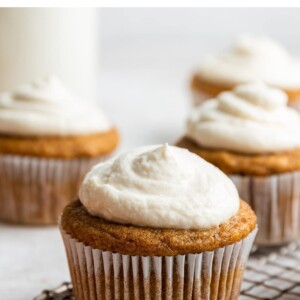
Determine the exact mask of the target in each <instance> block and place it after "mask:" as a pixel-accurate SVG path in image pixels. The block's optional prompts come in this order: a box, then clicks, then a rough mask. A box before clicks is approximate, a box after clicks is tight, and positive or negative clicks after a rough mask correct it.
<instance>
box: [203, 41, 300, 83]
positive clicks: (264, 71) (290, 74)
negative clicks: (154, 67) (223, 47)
mask: <svg viewBox="0 0 300 300" xmlns="http://www.w3.org/2000/svg"><path fill="white" fill-rule="evenodd" d="M200 75H201V77H202V78H203V79H205V80H207V81H209V82H214V83H216V84H225V85H231V86H234V85H237V84H240V83H246V82H251V81H262V82H264V83H266V84H270V85H273V86H276V87H280V88H285V89H299V88H300V60H299V59H298V58H295V57H292V56H290V55H289V53H288V52H287V51H286V49H284V48H283V47H281V46H280V45H278V44H277V43H275V42H274V41H272V40H270V39H268V38H263V37H254V36H244V37H242V38H240V39H239V40H238V41H237V43H236V44H235V45H234V46H233V48H232V49H231V50H230V51H229V52H227V53H225V54H223V55H220V56H216V57H208V58H207V60H206V61H205V62H204V63H203V66H202V67H201V70H200Z"/></svg>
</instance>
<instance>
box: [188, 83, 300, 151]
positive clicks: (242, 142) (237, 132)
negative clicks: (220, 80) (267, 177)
mask: <svg viewBox="0 0 300 300" xmlns="http://www.w3.org/2000/svg"><path fill="white" fill-rule="evenodd" d="M187 136H189V137H190V138H192V139H193V140H194V141H196V142H197V143H198V144H199V145H202V146H206V147H211V148H219V149H226V150H232V151H237V152H242V153H268V152H276V151H284V150H291V149H295V148H299V147H300V115H299V114H298V113H297V111H295V110H293V109H292V108H289V107H287V95H286V94H285V93H284V92H283V91H281V90H278V89H275V88H270V87H268V86H266V85H264V84H262V83H251V84H243V85H239V86H237V87H236V88H235V89H234V90H233V91H231V92H223V93H221V94H220V95H219V96H218V97H217V99H213V100H210V101H207V102H206V103H205V104H203V105H202V106H200V107H198V108H195V109H194V110H193V111H192V113H191V115H190V117H189V119H188V124H187Z"/></svg>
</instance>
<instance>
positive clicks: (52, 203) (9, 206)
mask: <svg viewBox="0 0 300 300" xmlns="http://www.w3.org/2000/svg"><path fill="white" fill-rule="evenodd" d="M101 159H103V157H102V158H99V157H98V158H78V159H47V158H37V157H29V156H18V155H0V220H1V221H5V222H13V223H19V224H32V225H34V224H56V222H57V218H58V216H59V214H60V213H61V212H62V209H63V208H64V206H65V205H66V204H68V203H69V202H70V201H72V200H74V199H75V197H76V196H77V192H78V188H79V185H80V184H81V181H82V179H83V177H84V175H85V173H86V172H87V171H88V170H89V169H90V168H91V167H92V166H93V165H94V164H96V163H97V162H99V161H100V160H101Z"/></svg>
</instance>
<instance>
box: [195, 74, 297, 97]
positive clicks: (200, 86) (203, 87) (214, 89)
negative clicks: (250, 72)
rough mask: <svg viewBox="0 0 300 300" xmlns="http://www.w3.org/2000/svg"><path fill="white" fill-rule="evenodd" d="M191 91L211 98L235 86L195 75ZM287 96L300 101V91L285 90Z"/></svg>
mask: <svg viewBox="0 0 300 300" xmlns="http://www.w3.org/2000/svg"><path fill="white" fill-rule="evenodd" d="M190 86H191V89H192V90H193V91H195V92H204V93H205V94H207V95H208V96H210V97H211V98H214V97H216V96H217V95H218V94H220V93H221V92H226V91H230V90H232V89H233V88H234V86H233V85H225V84H219V83H217V84H216V83H213V82H209V81H207V80H205V79H204V78H202V77H201V74H198V73H195V74H194V75H193V76H192V79H191V82H190ZM283 90H284V92H285V93H286V94H287V96H288V99H289V102H297V101H299V99H300V88H299V89H283Z"/></svg>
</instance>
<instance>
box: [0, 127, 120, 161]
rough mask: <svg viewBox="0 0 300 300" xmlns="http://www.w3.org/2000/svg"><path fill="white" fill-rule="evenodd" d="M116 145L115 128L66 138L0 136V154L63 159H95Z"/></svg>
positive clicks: (117, 136)
mask: <svg viewBox="0 0 300 300" xmlns="http://www.w3.org/2000/svg"><path fill="white" fill-rule="evenodd" d="M118 143H119V134H118V131H117V130H116V129H115V128H113V129H110V130H108V131H105V132H101V133H98V134H88V135H78V136H66V137H38V136H35V137H23V136H6V135H0V153H1V154H16V155H28V156H35V157H46V158H64V159H65V158H80V157H97V156H102V155H106V154H109V153H110V152H112V151H113V150H114V149H115V148H116V147H117V145H118Z"/></svg>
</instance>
